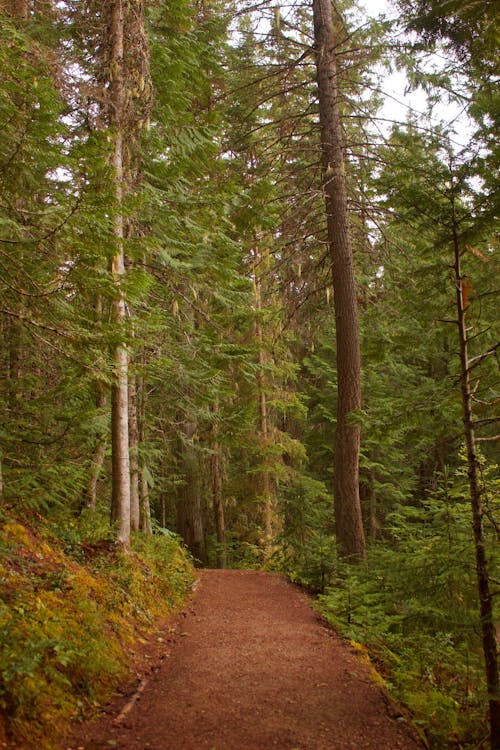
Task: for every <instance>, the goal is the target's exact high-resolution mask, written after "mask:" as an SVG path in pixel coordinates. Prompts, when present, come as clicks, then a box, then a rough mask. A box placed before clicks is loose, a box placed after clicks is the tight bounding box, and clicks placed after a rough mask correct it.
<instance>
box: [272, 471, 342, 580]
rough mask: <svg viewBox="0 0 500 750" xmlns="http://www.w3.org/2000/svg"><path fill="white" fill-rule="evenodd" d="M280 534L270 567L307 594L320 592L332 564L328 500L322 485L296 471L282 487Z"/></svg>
mask: <svg viewBox="0 0 500 750" xmlns="http://www.w3.org/2000/svg"><path fill="white" fill-rule="evenodd" d="M280 506H281V507H280V510H281V513H282V516H283V532H282V534H281V535H280V536H279V537H278V539H277V550H276V551H275V553H274V555H273V559H272V564H273V566H274V567H276V568H277V569H278V570H280V571H281V572H283V573H285V574H286V575H287V576H288V577H289V578H290V580H292V581H297V582H298V583H301V584H302V585H304V586H306V587H307V588H308V589H310V590H311V591H315V592H323V591H324V590H325V586H326V585H327V583H328V581H329V580H330V578H331V575H332V573H333V570H334V568H335V563H336V550H335V539H334V536H333V511H332V497H331V494H330V493H328V491H327V490H326V487H325V486H324V484H323V483H322V482H319V481H318V480H315V479H312V478H311V477H308V476H306V475H304V474H301V473H300V472H297V473H296V474H295V475H293V477H292V479H291V481H290V482H289V483H288V484H287V485H286V486H284V487H283V488H282V491H281V495H280Z"/></svg>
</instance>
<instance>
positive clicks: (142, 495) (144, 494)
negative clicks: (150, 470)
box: [134, 357, 153, 534]
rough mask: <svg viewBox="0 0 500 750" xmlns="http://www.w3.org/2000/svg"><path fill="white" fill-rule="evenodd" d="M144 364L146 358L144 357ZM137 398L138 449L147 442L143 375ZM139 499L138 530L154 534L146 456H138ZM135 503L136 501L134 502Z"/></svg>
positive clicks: (138, 379)
mask: <svg viewBox="0 0 500 750" xmlns="http://www.w3.org/2000/svg"><path fill="white" fill-rule="evenodd" d="M143 364H144V357H143ZM136 398H137V414H136V417H137V426H138V435H137V438H138V440H137V448H138V449H139V446H141V445H144V444H145V442H146V384H145V382H144V378H143V377H142V375H141V376H140V377H138V378H137V379H136ZM137 466H138V472H139V473H138V487H137V490H138V498H137V502H138V504H139V507H138V508H137V509H134V512H138V524H139V525H138V528H139V529H140V530H141V531H143V532H144V533H145V534H152V533H153V528H152V525H151V505H150V502H149V485H148V477H147V470H146V463H145V459H144V456H142V457H141V458H139V456H138V462H137ZM134 502H135V500H134Z"/></svg>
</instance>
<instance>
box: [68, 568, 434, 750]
mask: <svg viewBox="0 0 500 750" xmlns="http://www.w3.org/2000/svg"><path fill="white" fill-rule="evenodd" d="M156 644H157V646H156V649H155V652H154V654H153V655H152V654H151V652H150V653H149V654H143V661H147V660H148V659H149V667H148V670H147V673H146V674H145V675H144V676H143V678H142V679H141V680H140V681H139V682H138V684H136V685H135V686H134V687H133V689H132V690H131V691H130V692H129V694H128V695H127V696H124V695H122V696H120V697H118V698H117V699H116V700H115V701H114V702H113V703H112V704H110V706H108V707H107V708H106V712H105V713H104V714H103V715H101V716H100V717H99V718H98V719H97V720H94V721H93V722H90V723H86V724H83V725H81V726H79V727H77V728H76V729H75V733H74V734H73V735H72V736H71V737H68V738H67V740H66V742H65V743H64V745H63V746H62V747H63V748H64V750H70V748H71V750H82V749H84V750H110V748H116V749H117V750H421V748H422V745H421V744H420V743H419V741H418V739H417V738H416V736H415V734H414V733H413V732H412V730H411V727H410V726H409V724H408V723H407V721H406V720H405V719H404V718H403V717H402V716H401V715H400V714H399V712H398V710H397V709H396V708H395V707H394V705H393V704H392V703H391V701H390V700H389V699H388V698H387V696H386V694H385V692H384V690H383V688H382V687H381V686H380V685H378V684H377V683H376V682H375V681H374V680H373V677H372V676H370V669H369V667H368V666H367V665H366V664H364V663H363V662H362V661H361V660H360V658H359V657H358V656H357V655H356V654H355V653H354V651H353V650H352V649H351V647H350V646H349V645H348V644H346V643H345V642H343V641H342V640H341V639H340V638H339V637H338V636H337V635H336V634H335V633H334V632H333V631H331V630H329V629H328V628H326V627H325V626H324V625H323V624H322V623H321V621H320V619H319V618H318V616H317V615H316V614H315V613H314V612H313V610H312V609H311V603H310V599H309V598H308V597H307V595H306V594H304V593H303V592H301V591H300V590H299V589H297V588H296V587H295V586H293V585H291V584H290V583H288V582H287V581H286V580H284V579H283V578H282V577H280V576H278V575H274V574H271V573H262V572H257V571H215V570H214V571H208V570H207V571H203V572H201V573H200V583H199V586H198V588H197V590H196V593H195V595H194V596H193V599H192V600H191V601H190V603H189V604H188V606H187V608H186V610H185V612H184V613H183V615H181V616H179V617H178V618H177V620H176V623H175V627H174V626H173V625H172V623H170V625H166V626H165V630H164V631H163V632H161V633H160V634H159V636H158V639H157V641H156Z"/></svg>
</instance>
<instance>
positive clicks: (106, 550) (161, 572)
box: [0, 514, 193, 749]
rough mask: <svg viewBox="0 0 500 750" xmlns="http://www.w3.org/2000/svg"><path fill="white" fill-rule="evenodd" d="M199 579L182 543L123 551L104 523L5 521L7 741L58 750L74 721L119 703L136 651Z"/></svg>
mask: <svg viewBox="0 0 500 750" xmlns="http://www.w3.org/2000/svg"><path fill="white" fill-rule="evenodd" d="M192 581H193V569H192V565H191V562H190V559H189V557H188V555H186V553H185V550H184V548H183V547H182V546H181V545H180V544H179V542H178V539H177V538H176V537H175V536H169V535H166V534H159V535H153V536H148V537H141V538H139V537H136V538H134V540H133V543H132V551H131V552H130V553H128V554H127V553H124V552H123V550H120V548H119V547H117V545H116V544H115V543H114V542H113V540H112V538H111V531H110V530H109V526H106V523H105V521H104V518H102V519H101V520H100V521H99V517H96V515H95V514H94V515H93V516H92V518H91V517H90V516H84V517H83V518H82V519H81V521H76V520H74V519H72V518H71V517H69V516H68V517H66V518H64V517H59V518H58V519H57V521H56V522H54V521H51V522H49V521H47V520H45V519H43V518H41V517H39V516H36V515H35V514H33V515H32V516H31V517H30V518H29V519H28V520H26V517H24V518H23V519H22V520H21V519H19V518H16V517H15V516H13V515H8V516H7V515H2V518H1V525H0V594H1V598H0V601H1V604H0V722H1V724H0V738H1V740H2V741H8V740H9V739H12V738H15V739H16V741H24V742H29V743H31V744H32V746H34V747H37V748H40V749H42V748H53V747H54V740H55V739H56V738H57V737H58V736H59V734H60V733H61V732H62V730H63V729H64V727H65V726H66V725H67V723H68V721H69V720H70V719H74V718H76V717H78V716H81V715H84V714H85V713H87V712H88V711H89V709H91V708H92V707H95V706H96V705H97V704H100V703H102V702H103V701H104V700H105V699H106V698H107V697H109V696H110V694H111V692H112V691H113V689H114V688H115V687H116V686H117V684H118V682H119V681H121V680H123V679H125V678H126V676H127V674H128V673H129V670H130V667H131V658H130V652H131V649H133V644H134V642H136V640H137V638H138V637H140V636H141V635H145V634H146V633H147V632H148V631H150V630H151V628H152V627H153V626H154V623H155V620H156V618H159V617H163V616H165V615H167V614H169V613H170V612H172V610H173V609H175V607H177V606H178V605H179V604H180V603H181V602H182V601H183V598H184V597H185V595H186V592H187V591H188V589H189V587H190V585H191V583H192Z"/></svg>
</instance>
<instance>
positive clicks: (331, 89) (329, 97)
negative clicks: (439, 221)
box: [313, 0, 366, 562]
mask: <svg viewBox="0 0 500 750" xmlns="http://www.w3.org/2000/svg"><path fill="white" fill-rule="evenodd" d="M313 18H314V40H315V51H316V69H317V82H318V97H319V118H320V128H321V151H322V167H323V169H322V174H323V190H324V195H325V203H326V217H327V232H328V246H329V251H330V256H331V261H332V274H333V297H334V306H335V325H336V336H337V378H338V406H337V428H336V434H335V459H334V461H335V464H334V504H335V524H336V536H337V544H338V549H339V553H340V554H341V555H342V557H344V558H345V559H347V560H350V561H352V562H355V561H359V560H361V559H363V558H364V557H365V554H366V552H365V536H364V530H363V523H362V516H361V504H360V499H359V452H360V439H361V431H360V427H359V426H358V425H356V424H354V423H353V422H352V421H351V419H350V417H351V415H352V414H353V413H355V412H356V411H357V410H358V409H360V408H361V358H360V350H359V337H358V310H357V298H356V285H355V279H354V262H353V253H352V247H351V238H350V230H349V215H348V206H347V191H346V181H345V165H344V153H343V143H342V130H341V120H340V108H339V93H338V79H337V62H336V55H335V35H334V28H333V17H332V6H331V0H313Z"/></svg>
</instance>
